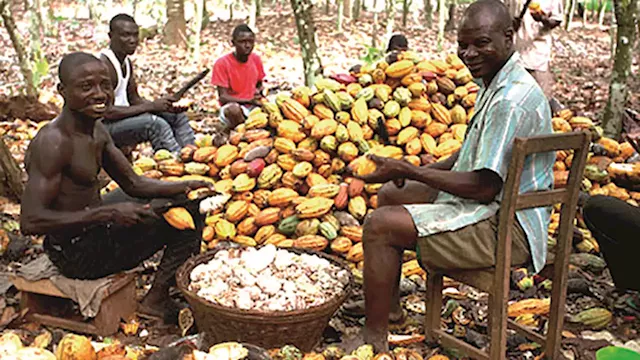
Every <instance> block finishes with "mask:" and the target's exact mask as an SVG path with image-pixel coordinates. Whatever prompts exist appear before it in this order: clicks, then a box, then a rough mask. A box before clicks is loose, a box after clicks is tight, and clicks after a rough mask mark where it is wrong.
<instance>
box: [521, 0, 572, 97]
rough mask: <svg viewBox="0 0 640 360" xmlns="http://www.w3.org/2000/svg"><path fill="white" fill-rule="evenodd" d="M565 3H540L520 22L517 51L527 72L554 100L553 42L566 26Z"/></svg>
mask: <svg viewBox="0 0 640 360" xmlns="http://www.w3.org/2000/svg"><path fill="white" fill-rule="evenodd" d="M562 18H563V4H562V0H539V1H533V2H531V4H530V5H529V9H528V11H526V12H525V14H524V16H523V17H522V19H516V20H515V21H514V23H515V24H514V26H515V28H516V30H517V33H516V49H517V50H518V52H519V53H520V57H521V60H522V63H523V64H524V67H525V69H527V71H529V73H530V74H531V75H532V76H533V77H534V78H535V79H536V81H537V82H538V84H539V85H540V87H541V88H542V91H543V92H544V94H545V96H546V97H547V98H548V99H549V100H551V99H552V98H553V84H554V79H553V74H552V73H551V70H550V68H549V63H550V62H551V51H552V46H553V38H552V36H551V31H552V30H553V29H555V28H556V27H558V26H559V25H560V24H561V23H562Z"/></svg>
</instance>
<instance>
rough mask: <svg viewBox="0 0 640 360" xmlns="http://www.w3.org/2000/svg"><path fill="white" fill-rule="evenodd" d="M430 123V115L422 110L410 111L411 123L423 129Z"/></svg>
mask: <svg viewBox="0 0 640 360" xmlns="http://www.w3.org/2000/svg"><path fill="white" fill-rule="evenodd" d="M429 124H431V115H429V114H427V113H426V112H424V111H422V110H412V111H411V125H412V126H414V127H416V128H418V129H423V128H425V127H427V126H429Z"/></svg>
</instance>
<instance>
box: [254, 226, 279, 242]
mask: <svg viewBox="0 0 640 360" xmlns="http://www.w3.org/2000/svg"><path fill="white" fill-rule="evenodd" d="M275 233H276V227H275V226H273V225H267V226H263V227H261V228H259V229H258V232H257V233H256V236H255V237H254V239H255V240H256V242H257V243H258V244H263V243H264V242H265V240H267V239H268V238H269V237H270V236H271V235H273V234H275Z"/></svg>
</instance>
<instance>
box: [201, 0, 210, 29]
mask: <svg viewBox="0 0 640 360" xmlns="http://www.w3.org/2000/svg"><path fill="white" fill-rule="evenodd" d="M210 22H211V20H210V19H209V11H208V10H207V0H202V27H200V30H204V29H206V28H207V25H209V23H210Z"/></svg>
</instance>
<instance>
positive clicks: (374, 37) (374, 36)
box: [371, 11, 378, 48]
mask: <svg viewBox="0 0 640 360" xmlns="http://www.w3.org/2000/svg"><path fill="white" fill-rule="evenodd" d="M371 47H374V48H375V47H378V12H377V11H376V12H374V13H373V24H372V25H371Z"/></svg>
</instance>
